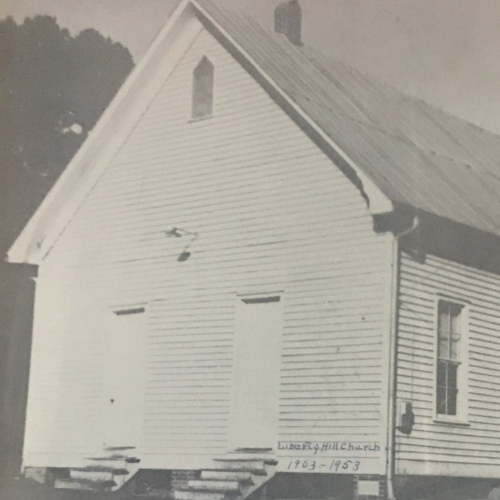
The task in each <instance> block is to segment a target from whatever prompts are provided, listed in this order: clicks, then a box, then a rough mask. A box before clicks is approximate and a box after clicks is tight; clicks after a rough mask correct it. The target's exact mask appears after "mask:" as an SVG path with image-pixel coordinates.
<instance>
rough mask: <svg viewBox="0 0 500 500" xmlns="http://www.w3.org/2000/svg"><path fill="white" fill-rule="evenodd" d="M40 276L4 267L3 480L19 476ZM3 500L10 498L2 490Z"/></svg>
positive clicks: (0, 303)
mask: <svg viewBox="0 0 500 500" xmlns="http://www.w3.org/2000/svg"><path fill="white" fill-rule="evenodd" d="M34 276H36V271H35V268H34V267H32V266H21V265H12V264H5V263H1V264H0V450H1V451H0V479H3V482H5V480H6V478H10V477H14V476H16V475H18V474H19V471H20V467H21V457H22V446H23V438H24V424H25V418H26V399H27V393H28V376H29V363H30V353H31V334H32V324H33V303H34V292H35V282H34V280H33V279H32V278H33V277H34ZM0 498H1V499H2V500H4V498H5V499H6V497H5V496H4V495H3V494H2V491H1V490H0Z"/></svg>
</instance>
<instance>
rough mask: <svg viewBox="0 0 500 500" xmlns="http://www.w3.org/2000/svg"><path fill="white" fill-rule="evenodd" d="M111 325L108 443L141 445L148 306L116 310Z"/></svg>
mask: <svg viewBox="0 0 500 500" xmlns="http://www.w3.org/2000/svg"><path fill="white" fill-rule="evenodd" d="M110 323H111V325H110V329H109V353H110V357H109V363H108V384H107V400H106V405H107V408H108V411H107V422H106V430H105V445H106V446H107V447H129V446H130V447H138V446H139V445H140V438H141V427H142V415H143V412H142V406H143V389H144V387H143V386H144V362H145V356H144V353H145V349H144V347H145V337H146V332H147V318H146V311H145V309H144V308H142V307H141V308H134V309H122V310H117V311H114V312H113V313H112V317H111V322H110Z"/></svg>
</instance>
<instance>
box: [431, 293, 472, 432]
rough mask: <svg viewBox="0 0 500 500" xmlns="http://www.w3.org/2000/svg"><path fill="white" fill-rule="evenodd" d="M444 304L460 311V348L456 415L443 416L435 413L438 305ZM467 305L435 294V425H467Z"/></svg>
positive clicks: (461, 301)
mask: <svg viewBox="0 0 500 500" xmlns="http://www.w3.org/2000/svg"><path fill="white" fill-rule="evenodd" d="M442 302H445V303H450V304H453V305H457V306H459V307H460V308H461V310H460V332H461V333H460V346H459V357H458V360H459V363H460V366H459V368H458V376H457V387H458V394H457V412H456V415H444V414H442V413H438V412H437V372H438V358H439V304H440V303H442ZM469 305H470V304H469V303H468V302H467V301H464V300H463V299H459V298H457V297H453V296H449V295H444V294H437V295H436V297H435V310H434V328H433V334H434V337H435V342H434V370H433V379H432V383H433V393H434V397H433V415H434V421H435V422H436V423H445V424H456V425H460V424H462V425H469V422H468V419H469V412H468V410H469Z"/></svg>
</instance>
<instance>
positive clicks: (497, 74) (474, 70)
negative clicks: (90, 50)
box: [0, 0, 500, 134]
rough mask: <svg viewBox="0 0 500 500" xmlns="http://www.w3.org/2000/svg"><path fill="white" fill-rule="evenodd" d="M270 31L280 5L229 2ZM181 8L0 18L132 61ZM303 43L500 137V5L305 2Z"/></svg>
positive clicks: (142, 1)
mask: <svg viewBox="0 0 500 500" xmlns="http://www.w3.org/2000/svg"><path fill="white" fill-rule="evenodd" d="M233 1H234V3H235V4H241V5H242V7H243V8H244V9H245V10H247V11H249V12H250V13H252V14H253V15H254V16H256V17H258V18H260V19H261V20H262V21H263V22H266V23H271V22H272V12H273V9H274V7H275V6H276V4H277V3H279V0H233ZM176 3H177V2H176V0H83V1H82V0H1V1H0V18H4V17H6V16H7V15H12V16H14V18H15V19H16V20H18V21H20V22H21V21H22V20H23V19H24V17H26V16H33V15H36V14H50V15H53V16H55V17H56V18H57V20H58V22H59V24H60V25H61V26H63V27H66V28H69V29H70V30H71V31H72V32H73V33H76V32H78V31H80V30H82V29H85V28H88V27H91V28H95V29H97V30H98V31H100V32H101V33H102V34H103V35H106V36H110V37H111V38H112V39H113V40H115V41H119V42H121V43H123V44H124V45H125V46H126V47H128V48H129V50H130V51H131V52H132V54H133V55H134V58H135V60H136V62H137V61H138V60H139V59H140V58H141V57H142V55H143V54H144V53H145V51H146V50H147V48H148V47H149V45H150V44H151V42H152V40H153V39H154V37H155V35H156V34H157V33H158V31H159V30H160V29H161V27H162V26H163V24H164V23H165V22H166V20H167V18H168V16H169V15H170V13H171V12H172V10H173V8H174V7H175V4H176ZM301 4H302V6H303V9H304V41H305V42H306V43H309V44H312V45H315V46H317V47H323V48H326V47H328V49H329V53H330V55H331V56H333V57H335V58H336V59H340V60H342V61H344V62H347V63H349V64H351V65H352V66H355V67H357V68H358V69H360V70H362V71H364V72H365V73H368V74H371V75H373V76H375V77H377V78H378V79H380V80H382V81H385V82H388V83H391V84H392V85H394V86H396V87H398V88H399V89H401V90H403V91H405V92H407V93H409V94H411V95H415V96H418V97H420V98H422V99H424V100H426V101H428V102H431V103H433V104H435V105H437V106H439V107H441V108H443V109H445V110H447V111H449V112H451V113H453V114H455V115H458V116H460V117H462V118H464V119H467V120H469V121H471V122H473V123H475V124H477V125H479V126H482V127H484V128H486V129H489V130H492V131H494V132H496V133H499V134H500V1H498V0H302V1H301Z"/></svg>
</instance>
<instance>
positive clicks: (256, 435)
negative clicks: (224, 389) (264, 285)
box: [230, 296, 283, 449]
mask: <svg viewBox="0 0 500 500" xmlns="http://www.w3.org/2000/svg"><path fill="white" fill-rule="evenodd" d="M282 330H283V302H282V299H281V297H280V296H266V297H240V298H239V299H238V304H237V310H236V332H235V334H236V336H235V359H234V372H233V398H232V414H231V431H230V447H231V448H232V449H235V448H275V446H276V440H277V427H278V398H279V386H280V383H279V377H280V361H281V336H282Z"/></svg>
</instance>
